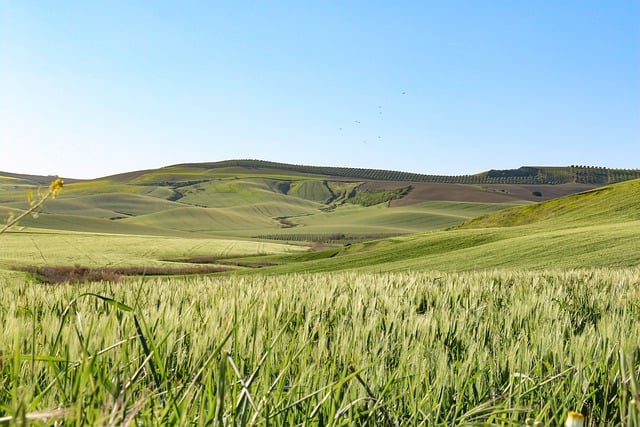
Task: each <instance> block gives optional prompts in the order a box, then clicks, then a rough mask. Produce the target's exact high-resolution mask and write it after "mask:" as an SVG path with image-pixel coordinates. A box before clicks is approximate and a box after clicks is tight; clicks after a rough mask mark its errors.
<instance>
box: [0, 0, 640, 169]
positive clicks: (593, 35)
mask: <svg viewBox="0 0 640 427" xmlns="http://www.w3.org/2000/svg"><path fill="white" fill-rule="evenodd" d="M0 144H1V147H0V148H1V151H0V170H3V171H10V172H21V173H34V174H58V175H60V176H66V177H76V178H91V177H98V176H104V175H108V174H113V173H117V172H123V171H130V170H137V169H146V168H153V167H160V166H167V165H171V164H175V163H182V162H207V161H218V160H226V159H238V158H252V159H263V160H271V161H279V162H288V163H296V164H311V165H328V166H350V167H365V168H380V169H394V170H404V171H411V172H419V173H437V174H466V173H476V172H480V171H483V170H487V169H491V168H495V169H498V168H516V167H519V166H521V165H570V164H584V165H599V166H606V167H621V168H640V1H638V0H607V1H603V0H597V1H590V0H530V1H525V0H522V1H520V0H518V1H515V0H514V1H511V0H468V1H462V0H452V1H444V0H438V1H435V0H433V1H431V0H421V1H417V0H416V1H306V0H296V1H276V0H274V1H252V2H248V1H247V2H245V1H224V2H223V1H177V0H176V1H129V0H128V1H104V2H103V1H100V2H98V1H30V0H0Z"/></svg>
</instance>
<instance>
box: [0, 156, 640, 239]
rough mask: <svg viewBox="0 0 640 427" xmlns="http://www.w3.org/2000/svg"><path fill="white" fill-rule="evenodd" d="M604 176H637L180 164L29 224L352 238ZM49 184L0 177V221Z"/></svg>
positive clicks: (528, 198) (453, 217) (87, 196)
mask: <svg viewBox="0 0 640 427" xmlns="http://www.w3.org/2000/svg"><path fill="white" fill-rule="evenodd" d="M605 175H606V177H607V178H606V179H607V180H608V181H613V180H616V179H622V178H624V177H630V176H635V175H638V176H640V171H634V170H624V171H622V170H608V169H602V168H579V167H567V168H549V167H545V168H542V167H535V168H534V167H522V168H519V169H513V170H503V171H497V170H492V171H488V172H483V173H480V174H476V175H464V176H453V177H446V176H436V175H421V174H412V173H407V172H399V171H385V170H376V169H357V168H340V167H317V166H303V165H289V164H283V163H275V162H265V161H259V160H229V161H222V162H215V163H194V164H179V165H173V166H168V167H164V168H159V169H153V170H141V171H133V172H128V173H124V174H118V175H113V176H109V177H104V178H100V179H95V180H85V181H79V180H67V185H66V186H65V190H64V192H63V193H62V194H61V195H60V197H59V198H58V199H57V200H56V201H55V203H49V204H47V205H46V207H45V209H44V211H43V212H42V215H40V217H39V218H38V220H37V221H34V220H26V221H24V223H23V225H25V226H28V227H36V228H45V229H56V230H68V231H76V232H92V231H99V232H104V233H119V234H130V233H136V234H146V235H181V236H192V237H193V236H209V237H212V236H226V237H229V236H235V237H241V238H251V237H262V238H265V237H268V238H275V239H278V240H283V239H284V240H287V239H290V240H293V241H301V240H305V236H327V235H332V236H336V235H344V236H349V239H348V240H349V241H351V240H353V239H360V240H362V239H368V238H372V237H379V236H382V235H387V236H388V235H401V234H410V233H416V232H423V231H428V230H434V229H438V228H442V227H451V226H453V225H456V224H459V223H461V222H463V221H465V220H467V219H470V218H474V217H476V216H479V215H482V214H486V213H488V212H493V211H497V210H501V209H504V208H506V207H511V206H514V205H518V204H523V203H531V202H539V201H544V200H550V199H553V198H556V197H560V196H564V195H567V194H573V193H576V192H580V191H585V190H588V189H592V188H596V187H597V186H599V185H600V184H598V183H596V182H600V181H602V180H604V177H605ZM596 176H597V177H599V178H598V179H595V178H593V177H596ZM51 178H52V177H39V176H33V175H19V174H10V173H5V172H2V173H0V214H3V213H4V214H8V212H9V210H11V209H13V210H19V209H25V208H26V207H27V206H28V205H27V204H26V196H25V194H26V192H27V191H28V190H29V189H31V188H33V187H34V186H38V185H43V184H46V183H47V182H49V181H50V180H51ZM314 239H315V238H314ZM312 240H313V239H312Z"/></svg>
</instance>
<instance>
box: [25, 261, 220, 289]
mask: <svg viewBox="0 0 640 427" xmlns="http://www.w3.org/2000/svg"><path fill="white" fill-rule="evenodd" d="M20 270H22V271H26V272H28V273H31V274H32V275H33V277H34V278H35V279H36V280H38V281H39V282H40V283H46V284H52V285H53V284H60V283H85V282H101V281H104V282H106V281H108V282H118V281H121V280H123V279H125V278H127V277H132V276H183V275H191V274H210V273H220V272H223V271H228V270H229V268H225V267H220V266H188V267H152V266H140V267H95V268H94V267H84V266H81V265H74V266H45V267H34V266H31V267H26V268H20Z"/></svg>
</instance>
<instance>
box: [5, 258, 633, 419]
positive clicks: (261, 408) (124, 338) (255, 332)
mask: <svg viewBox="0 0 640 427" xmlns="http://www.w3.org/2000/svg"><path fill="white" fill-rule="evenodd" d="M0 280H2V279H0ZM639 282H640V271H639V270H637V269H632V270H589V271H570V272H543V273H525V272H500V273H498V272H496V273H458V274H456V273H443V274H434V273H424V274H422V273H397V274H356V273H338V274H316V275H311V274H307V275H305V274H302V275H287V276H273V277H266V276H251V277H240V276H238V277H220V278H211V277H200V278H190V279H175V278H174V279H160V278H153V279H147V280H143V279H140V280H138V281H135V282H130V283H126V284H109V283H102V284H100V283H95V284H87V285H73V286H71V285H68V286H56V287H51V286H43V285H37V284H34V283H29V282H24V281H19V280H16V279H10V280H9V279H6V280H5V281H4V282H3V283H0V289H2V292H1V293H0V322H1V323H2V325H4V330H3V333H2V334H1V335H0V349H2V355H1V356H0V378H1V379H2V380H1V381H0V423H3V422H4V423H6V424H9V423H13V422H16V421H20V420H22V421H24V422H27V423H28V422H29V420H35V422H38V423H41V424H45V425H46V424H49V425H53V424H54V423H58V424H57V425H60V424H64V425H87V424H90V425H130V424H137V425H157V424H168V425H180V424H194V425H212V424H213V425H302V424H311V425H371V426H373V425H443V426H444V425H523V424H524V422H525V420H526V419H530V420H539V421H542V422H543V423H544V425H553V426H555V425H560V423H561V422H562V420H563V418H564V416H565V415H566V412H567V411H568V410H576V411H580V412H582V413H584V414H585V415H586V416H587V419H588V425H589V426H604V425H637V420H638V404H637V402H638V401H639V398H638V390H637V382H638V376H639V374H640V329H639V328H637V327H636V325H637V324H638V321H640V303H639V301H640V287H639V286H638V283H639Z"/></svg>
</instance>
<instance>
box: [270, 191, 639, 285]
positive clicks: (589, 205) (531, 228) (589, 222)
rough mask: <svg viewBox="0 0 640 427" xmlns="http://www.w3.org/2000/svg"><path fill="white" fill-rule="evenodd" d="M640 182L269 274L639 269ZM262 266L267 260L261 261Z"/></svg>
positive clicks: (301, 260)
mask: <svg viewBox="0 0 640 427" xmlns="http://www.w3.org/2000/svg"><path fill="white" fill-rule="evenodd" d="M639 206H640V180H633V181H628V182H623V183H618V184H614V185H610V186H606V187H602V188H599V189H595V190H591V191H586V192H583V193H579V194H575V195H570V196H565V197H562V198H559V199H554V200H551V201H547V202H544V203H540V204H536V205H527V206H520V207H515V208H512V209H508V210H503V211H500V212H497V213H492V214H489V215H485V216H482V217H479V218H475V219H471V220H469V221H467V222H465V223H464V224H462V225H460V226H457V227H454V228H451V229H449V230H439V231H434V232H429V233H422V234H414V235H410V236H402V237H396V238H392V239H386V240H379V241H376V242H365V243H361V244H355V245H350V246H348V247H344V248H340V249H337V250H336V249H333V250H327V251H324V252H322V253H315V254H300V255H295V256H292V257H272V258H271V259H270V261H272V262H282V263H283V265H281V266H279V267H276V268H274V269H273V271H274V272H299V271H305V272H316V271H338V270H362V271H405V270H436V271H437V270H440V271H459V270H486V269H495V268H500V269H535V270H543V269H575V268H588V267H637V266H640V252H639V251H638V250H637V248H638V242H640V208H639ZM267 259H268V258H267Z"/></svg>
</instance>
